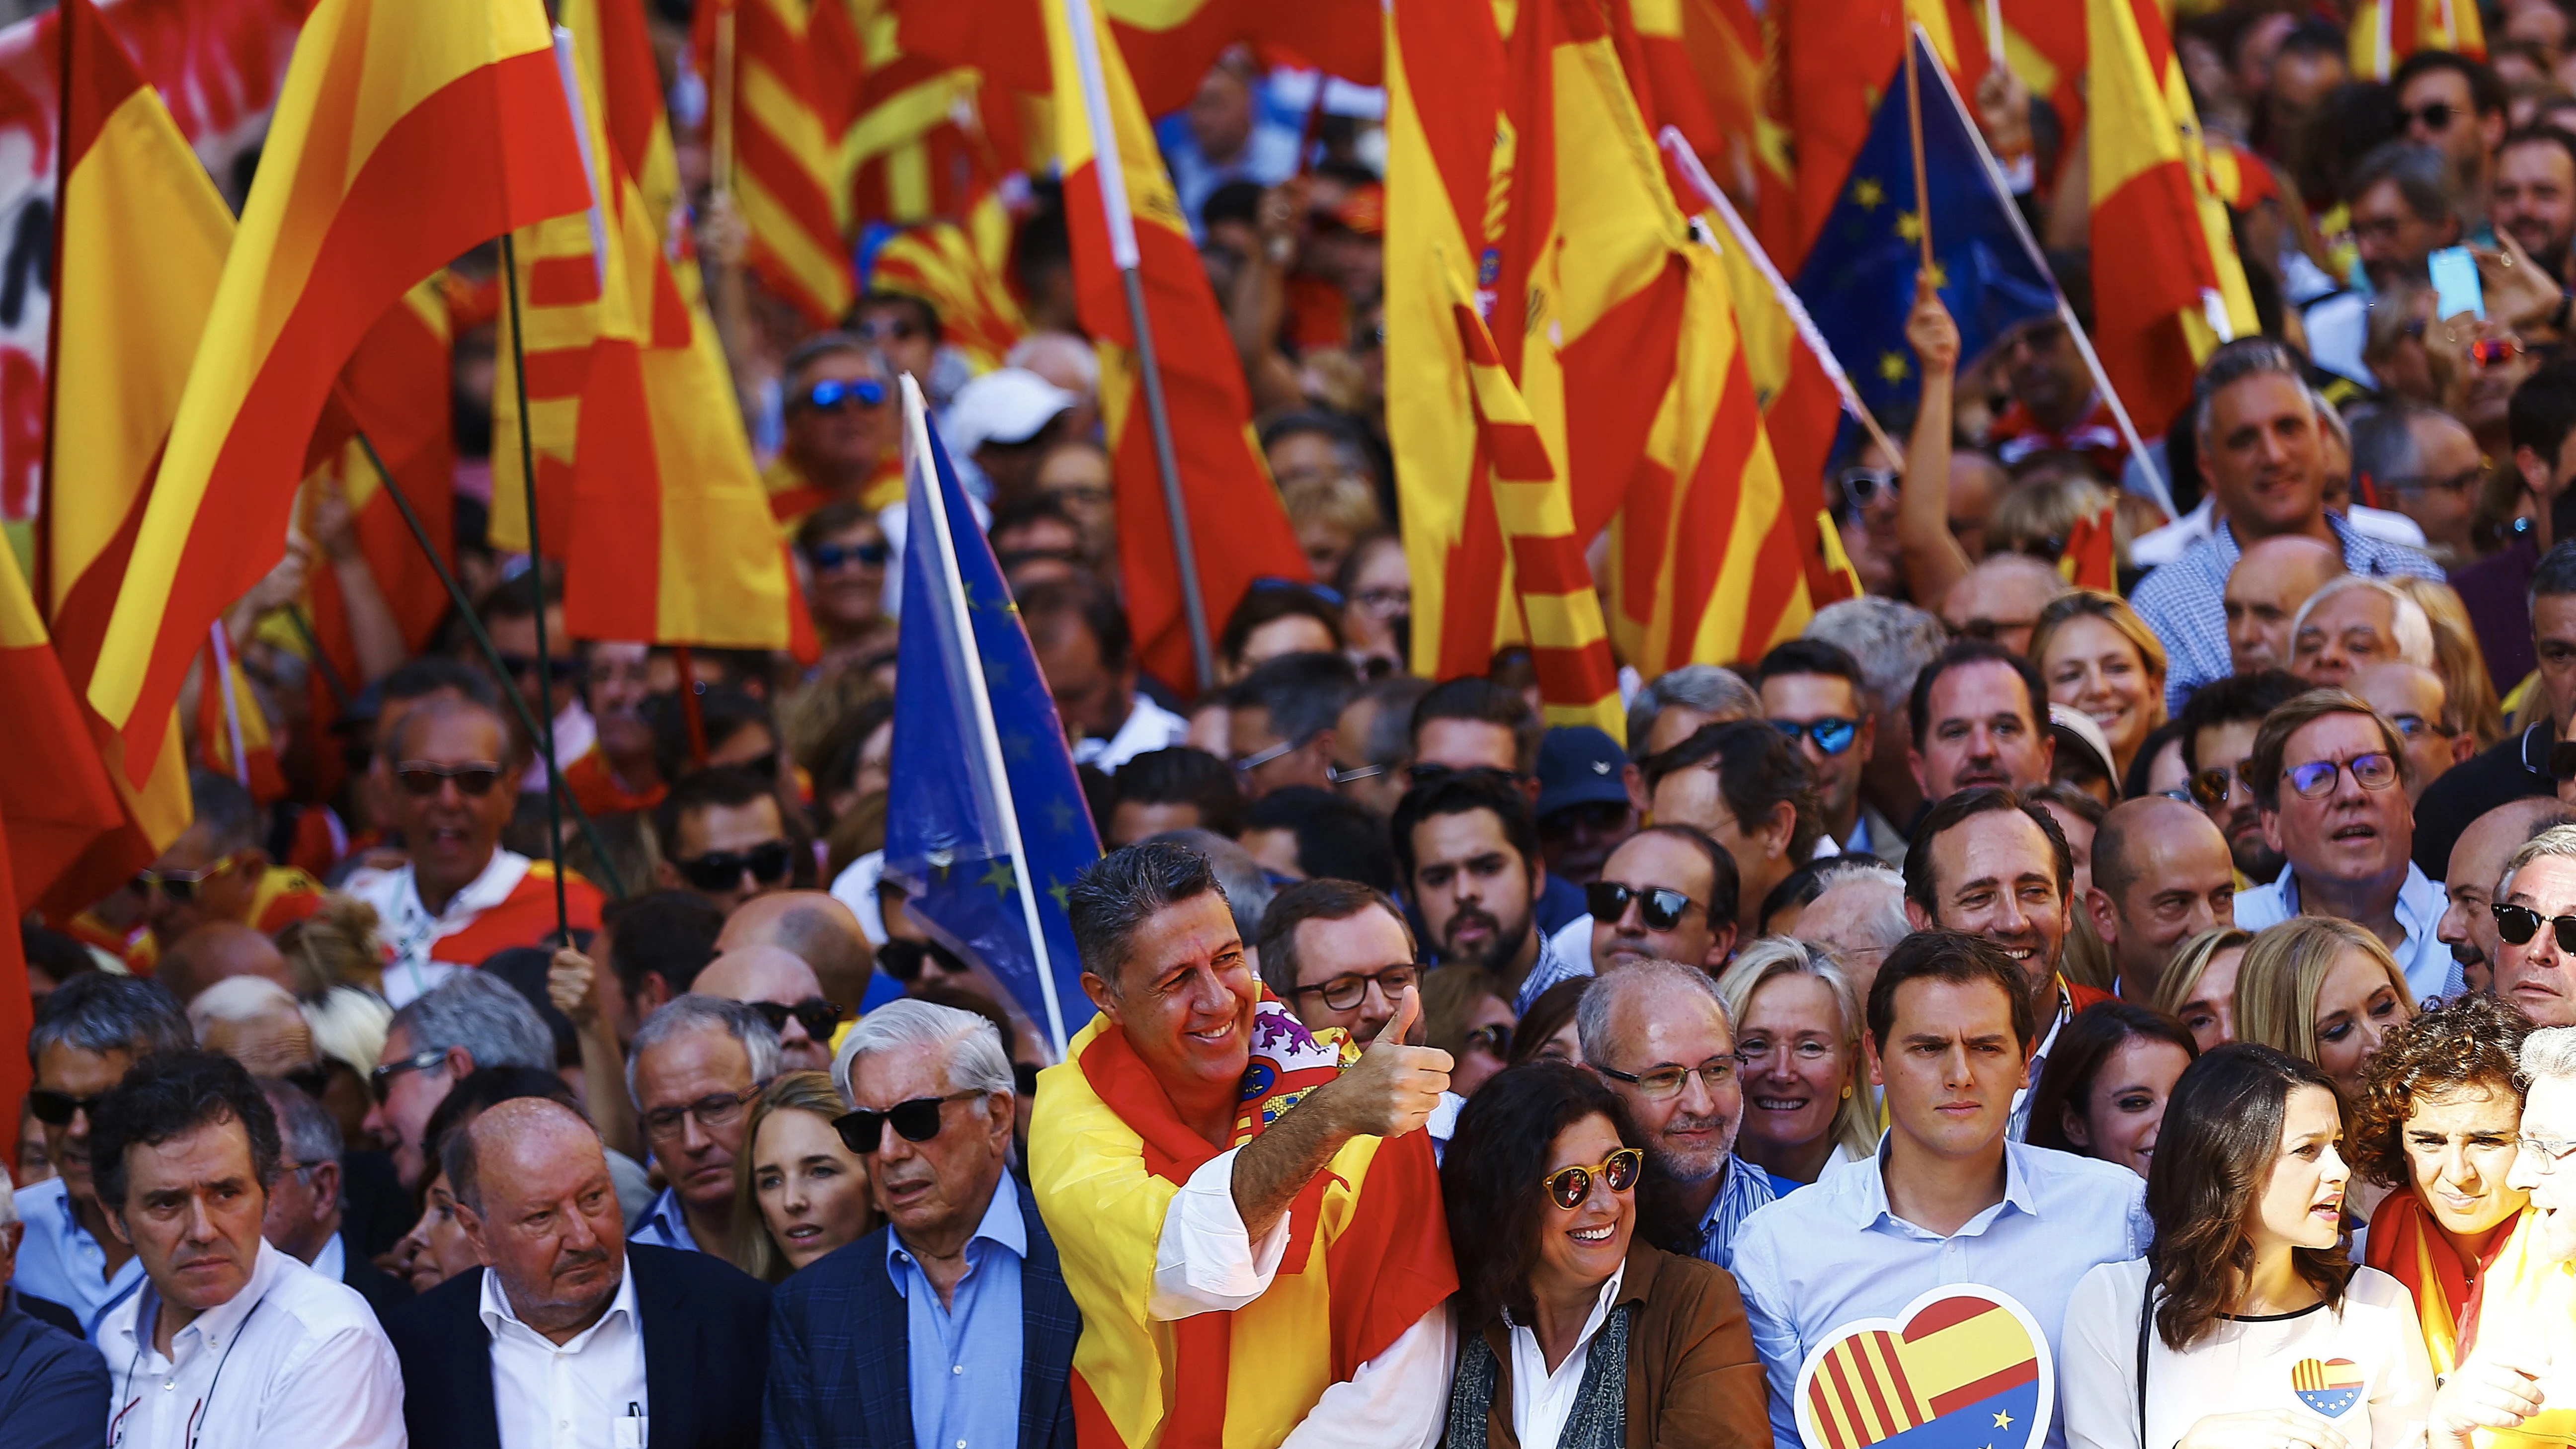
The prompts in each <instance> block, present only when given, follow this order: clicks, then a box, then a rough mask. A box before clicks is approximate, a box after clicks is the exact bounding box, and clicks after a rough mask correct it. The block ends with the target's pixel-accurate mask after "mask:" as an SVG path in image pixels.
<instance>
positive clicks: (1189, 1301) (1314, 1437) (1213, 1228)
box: [504, 1147, 1457, 1449]
mask: <svg viewBox="0 0 2576 1449" xmlns="http://www.w3.org/2000/svg"><path fill="white" fill-rule="evenodd" d="M1242 1150H1243V1149H1242V1148H1239V1147H1238V1148H1234V1149H1231V1150H1229V1151H1225V1152H1220V1153H1218V1154H1217V1155H1216V1156H1215V1157H1213V1158H1210V1159H1209V1160H1208V1162H1207V1165H1206V1166H1204V1167H1201V1168H1200V1169H1199V1170H1198V1171H1196V1172H1194V1173H1191V1174H1190V1179H1189V1181H1188V1182H1186V1183H1183V1184H1182V1185H1181V1190H1180V1192H1179V1193H1178V1194H1177V1195H1175V1196H1174V1197H1173V1199H1172V1205H1171V1207H1170V1209H1169V1210H1168V1211H1166V1212H1165V1213H1164V1215H1163V1231H1162V1233H1161V1235H1160V1236H1159V1237H1158V1238H1156V1240H1155V1244H1154V1283H1153V1288H1152V1291H1151V1295H1150V1296H1149V1297H1148V1298H1147V1300H1146V1304H1145V1311H1146V1312H1147V1313H1149V1314H1150V1315H1152V1316H1153V1317H1155V1318H1158V1319H1162V1320H1165V1321H1167V1322H1168V1321H1170V1320H1173V1319H1179V1318H1188V1317H1191V1316H1192V1315H1195V1314H1200V1313H1230V1312H1232V1311H1233V1310H1235V1309H1237V1308H1241V1307H1243V1306H1244V1305H1246V1304H1248V1303H1250V1302H1252V1301H1253V1300H1254V1299H1256V1298H1259V1297H1260V1296H1261V1295H1262V1294H1264V1293H1266V1292H1268V1291H1270V1280H1271V1279H1272V1278H1274V1277H1276V1276H1277V1275H1278V1272H1279V1262H1280V1259H1281V1258H1283V1257H1285V1256H1286V1254H1287V1251H1288V1219H1289V1213H1281V1214H1280V1215H1279V1221H1278V1222H1276V1223H1273V1224H1271V1227H1270V1231H1269V1232H1267V1233H1264V1234H1262V1236H1261V1241H1260V1242H1258V1243H1255V1242H1253V1241H1252V1234H1251V1231H1250V1230H1249V1229H1247V1228H1246V1227H1245V1226H1244V1224H1243V1214H1242V1213H1240V1212H1238V1211H1236V1209H1235V1206H1234V1157H1235V1153H1237V1152H1241V1151H1242ZM1292 1211H1293V1209H1292ZM1456 1357H1457V1331H1456V1328H1455V1327H1454V1325H1452V1324H1451V1323H1450V1321H1449V1305H1448V1304H1446V1303H1442V1304H1440V1305H1438V1306H1437V1307H1435V1308H1433V1309H1432V1310H1431V1311H1430V1312H1429V1313H1426V1314H1424V1315H1422V1317H1421V1318H1420V1319H1418V1320H1416V1321H1415V1323H1414V1325H1413V1326H1412V1327H1411V1328H1408V1329H1406V1330H1405V1331H1404V1332H1403V1333H1401V1334H1399V1335H1397V1337H1396V1340H1395V1342H1393V1343H1391V1344H1389V1345H1387V1347H1386V1350H1385V1351H1384V1352H1383V1353H1380V1354H1379V1355H1378V1356H1377V1357H1375V1358H1373V1359H1370V1360H1369V1361H1368V1362H1366V1363H1363V1364H1361V1365H1360V1366H1359V1367H1358V1368H1357V1369H1355V1370H1353V1371H1352V1373H1351V1376H1350V1378H1349V1379H1348V1380H1347V1381H1345V1382H1342V1383H1337V1384H1334V1385H1333V1386H1331V1387H1330V1388H1327V1389H1326V1390H1324V1394H1323V1397H1322V1398H1320V1399H1318V1400H1316V1402H1315V1407H1314V1408H1312V1409H1309V1410H1307V1411H1306V1417H1305V1419H1304V1420H1302V1421H1301V1422H1299V1424H1298V1425H1297V1427H1296V1428H1295V1429H1293V1430H1291V1431H1289V1434H1288V1437H1287V1438H1285V1439H1283V1440H1281V1441H1280V1443H1279V1449H1431V1446H1433V1445H1435V1444H1437V1443H1439V1442H1440V1425H1441V1421H1442V1419H1443V1418H1444V1417H1445V1416H1446V1415H1447V1413H1448V1410H1449V1373H1450V1365H1451V1362H1452V1360H1454V1359H1455V1358H1456ZM504 1449H510V1446H506V1445H505V1446H504Z"/></svg>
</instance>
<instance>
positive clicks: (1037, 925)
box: [896, 373, 1066, 1061]
mask: <svg viewBox="0 0 2576 1449" xmlns="http://www.w3.org/2000/svg"><path fill="white" fill-rule="evenodd" d="M896 382H897V384H898V385H899V386H901V387H902V389H903V422H904V448H905V451H906V452H907V453H909V454H910V455H911V456H912V457H914V458H917V459H919V460H920V462H919V466H918V467H917V468H912V469H907V471H909V472H911V473H912V474H913V476H914V477H915V478H917V479H920V480H921V481H922V485H923V490H924V492H925V493H926V494H927V495H928V502H929V504H930V522H931V534H932V536H933V537H934V538H935V539H936V541H937V543H938V547H939V582H940V597H941V601H942V602H943V603H945V604H946V605H947V607H948V610H949V617H950V620H951V628H952V629H953V630H954V631H955V633H956V635H957V640H958V644H959V652H960V653H961V654H963V655H964V656H965V657H964V659H963V661H962V662H963V663H964V664H965V666H966V689H967V693H968V694H969V695H970V696H972V702H973V704H974V706H975V742H976V744H977V745H978V746H979V747H980V750H981V753H982V754H983V757H984V769H985V771H986V773H987V774H989V775H990V776H991V777H992V780H993V806H994V813H995V814H997V815H999V816H1000V817H1001V826H1002V848H1003V849H1005V850H1008V851H1009V852H1010V853H1011V875H1012V877H1013V879H1014V881H1015V882H1016V884H1017V886H1018V893H1019V897H1020V919H1021V921H1022V922H1023V923H1024V924H1025V925H1026V926H1027V928H1028V933H1029V950H1030V953H1031V954H1032V955H1034V956H1035V957H1036V958H1037V968H1038V995H1039V996H1040V997H1041V998H1042V999H1043V1000H1044V1001H1045V1002H1046V1018H1047V1019H1046V1028H1047V1039H1048V1040H1049V1041H1051V1042H1052V1043H1054V1045H1055V1054H1056V1059H1057V1060H1059V1061H1061V1060H1063V1059H1064V1055H1065V1050H1066V1038H1065V1034H1064V1005H1063V1003H1062V1002H1060V1001H1058V1000H1057V999H1056V991H1055V963H1054V961H1053V960H1052V959H1051V958H1050V957H1049V956H1048V954H1047V940H1046V926H1045V923H1044V922H1042V921H1041V920H1039V918H1038V894H1037V882H1036V881H1034V880H1032V879H1030V878H1029V852H1028V848H1027V847H1026V846H1025V845H1023V844H1022V843H1021V841H1020V812H1019V807H1018V806H1017V805H1016V804H1015V803H1014V802H1013V801H1012V799H1011V775H1010V768H1009V766H1008V765H1007V764H1005V763H1004V761H1003V759H1002V736H1001V732H1000V731H999V730H998V729H996V728H995V727H994V725H993V696H992V693H991V691H989V690H988V689H987V688H986V687H985V684H984V654H983V651H982V650H981V649H979V648H978V647H977V646H976V643H975V620H974V615H973V606H972V605H971V604H970V603H969V602H968V600H967V598H966V582H965V580H964V579H963V578H962V577H960V576H959V574H958V572H957V543H956V539H955V538H954V537H953V536H952V535H951V534H950V533H949V531H948V498H947V493H946V490H945V489H944V488H943V487H942V486H941V485H940V481H939V470H938V466H937V464H936V462H935V461H934V460H933V458H932V456H931V452H930V412H929V408H928V406H927V405H926V404H925V403H924V402H923V400H922V396H921V384H920V383H918V382H916V381H915V380H914V379H913V377H912V375H911V374H910V373H905V374H904V375H903V376H901V377H899V378H897V379H896Z"/></svg>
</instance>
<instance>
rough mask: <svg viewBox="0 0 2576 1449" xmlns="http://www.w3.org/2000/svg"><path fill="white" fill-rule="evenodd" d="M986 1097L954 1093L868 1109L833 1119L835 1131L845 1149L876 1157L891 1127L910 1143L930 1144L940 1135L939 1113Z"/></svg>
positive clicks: (974, 1093) (917, 1098) (861, 1109)
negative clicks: (943, 1109)
mask: <svg viewBox="0 0 2576 1449" xmlns="http://www.w3.org/2000/svg"><path fill="white" fill-rule="evenodd" d="M982 1095H984V1094H983V1093H981V1092H951V1093H949V1094H948V1095H947V1096H945V1097H915V1098H913V1099H912V1100H911V1101H909V1102H897V1103H895V1104H894V1105H893V1106H891V1107H888V1108H886V1109H885V1110H884V1111H882V1112H873V1111H870V1110H868V1109H867V1108H865V1107H862V1108H860V1109H859V1110H858V1111H855V1112H847V1113H844V1114H842V1115H841V1116H838V1117H835V1118H833V1119H832V1130H833V1131H835V1132H838V1133H840V1134H841V1145H842V1146H844V1147H846V1148H848V1149H850V1150H851V1151H852V1152H855V1153H857V1154H859V1155H860V1156H861V1157H874V1156H876V1155H877V1149H879V1148H880V1147H883V1146H884V1145H885V1129H886V1128H887V1127H888V1126H889V1125H891V1126H892V1127H893V1128H894V1130H895V1135H896V1136H898V1137H901V1138H902V1139H903V1140H904V1141H906V1142H927V1141H929V1140H930V1139H931V1138H933V1137H936V1136H938V1135H939V1127H940V1116H939V1109H940V1108H942V1107H945V1106H947V1105H948V1104H949V1103H951V1102H964V1101H969V1100H972V1099H973V1098H976V1097H980V1096H982Z"/></svg>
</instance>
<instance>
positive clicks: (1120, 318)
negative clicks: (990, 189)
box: [1045, 0, 1311, 694]
mask: <svg viewBox="0 0 2576 1449" xmlns="http://www.w3.org/2000/svg"><path fill="white" fill-rule="evenodd" d="M1045 10H1046V26H1047V52H1048V55H1049V57H1050V59H1051V62H1052V64H1053V66H1054V72H1055V77H1056V80H1055V135H1056V145H1057V146H1058V147H1059V148H1060V150H1061V152H1062V164H1063V169H1064V203H1065V220H1066V224H1067V226H1068V227H1069V229H1070V230H1071V232H1072V234H1073V284H1074V304H1075V307H1076V309H1077V312H1078V314H1079V316H1080V318H1081V321H1082V326H1083V330H1084V331H1086V332H1089V333H1090V334H1091V336H1092V338H1093V339H1094V341H1095V342H1096V343H1097V344H1098V346H1099V349H1100V409H1101V415H1102V418H1103V421H1104V423H1105V425H1106V428H1107V431H1108V436H1109V450H1110V456H1111V458H1112V459H1113V460H1114V461H1115V463H1116V472H1117V479H1118V560H1119V563H1120V565H1121V567H1122V570H1123V572H1124V575H1125V578H1126V580H1127V621H1128V624H1129V626H1130V627H1131V629H1132V630H1133V632H1134V634H1135V639H1136V654H1137V658H1138V660H1139V661H1140V662H1141V663H1142V664H1143V665H1144V667H1145V668H1146V669H1147V670H1149V671H1151V672H1152V673H1153V674H1154V675H1155V676H1156V677H1157V678H1159V679H1161V680H1163V681H1164V682H1165V683H1167V684H1169V685H1171V686H1172V687H1174V688H1175V689H1178V690H1179V691H1180V692H1181V693H1183V694H1190V693H1194V692H1196V691H1197V690H1198V689H1199V688H1201V687H1203V686H1205V685H1206V684H1207V683H1209V681H1206V680H1201V679H1199V678H1198V677H1197V675H1198V670H1197V666H1196V664H1195V662H1194V661H1193V659H1192V658H1191V651H1190V639H1189V634H1188V632H1187V628H1186V624H1185V622H1184V620H1183V618H1182V613H1181V592H1180V586H1179V583H1178V578H1179V570H1178V569H1177V568H1175V567H1174V565H1173V560H1174V558H1175V557H1176V556H1177V555H1176V554H1175V552H1174V549H1173V542H1172V520H1171V517H1170V515H1169V513H1168V511H1167V510H1166V509H1165V507H1164V503H1163V491H1162V482H1161V479H1162V474H1161V471H1160V469H1159V467H1158V465H1157V463H1156V459H1155V448H1154V438H1153V429H1152V427H1151V425H1150V421H1149V419H1148V418H1147V417H1146V412H1145V396H1144V371H1143V363H1142V359H1141V358H1140V357H1138V355H1137V347H1138V340H1137V337H1136V329H1135V324H1134V322H1133V320H1132V319H1131V318H1130V316H1129V313H1128V310H1127V292H1126V285H1127V284H1126V281H1125V280H1124V278H1123V276H1122V275H1121V274H1122V270H1123V269H1124V268H1129V267H1132V268H1134V269H1135V271H1136V280H1137V283H1138V284H1139V285H1140V286H1141V287H1142V289H1143V292H1144V298H1145V309H1144V310H1145V318H1146V323H1147V325H1148V326H1149V327H1150V328H1151V329H1152V331H1153V346H1154V356H1155V360H1156V363H1157V365H1158V368H1159V371H1160V374H1161V380H1162V387H1163V400H1164V404H1165V407H1166V410H1167V411H1168V413H1169V414H1170V418H1171V433H1172V447H1173V451H1174V452H1175V453H1176V454H1177V455H1178V457H1179V460H1180V475H1181V480H1180V481H1181V493H1182V500H1183V507H1184V508H1185V509H1186V511H1187V514H1188V521H1189V523H1190V526H1191V528H1192V530H1193V538H1194V542H1195V544H1196V549H1195V555H1196V558H1197V561H1198V576H1199V593H1200V597H1201V598H1202V599H1204V600H1205V601H1206V604H1207V615H1208V627H1209V629H1210V630H1211V631H1213V630H1216V629H1219V628H1222V627H1223V626H1224V623H1225V619H1226V616H1227V615H1229V614H1231V613H1233V612H1234V608H1235V605H1236V604H1237V603H1239V602H1240V601H1241V600H1242V598H1243V596H1244V594H1245V593H1247V592H1249V591H1250V589H1251V587H1252V584H1253V581H1254V580H1256V579H1259V578H1263V577H1270V578H1283V579H1299V580H1302V579H1305V578H1307V577H1309V576H1310V574H1311V570H1310V568H1309V567H1308V565H1307V563H1306V555H1305V553H1304V551H1303V550H1301V549H1299V548H1298V546H1297V538H1296V535H1295V534H1293V533H1291V532H1290V531H1289V529H1288V513H1287V510H1286V509H1285V508H1284V507H1282V506H1281V504H1280V502H1279V494H1278V492H1277V491H1276V490H1275V489H1273V488H1272V487H1271V485H1270V469H1269V465H1268V464H1267V463H1266V462H1264V461H1263V459H1262V456H1261V449H1260V445H1259V444H1258V443H1257V442H1255V440H1254V438H1253V435H1252V426H1251V417H1252V400H1251V396H1250V394H1249V393H1248V392H1247V391H1246V389H1245V387H1244V382H1243V365H1242V363H1241V362H1240V361H1238V360H1237V359H1236V357H1235V354H1234V346H1233V343H1232V342H1231V341H1230V340H1229V338H1228V334H1227V332H1226V327H1225V319H1224V318H1223V317H1222V316H1221V315H1220V314H1219V313H1218V312H1217V308H1216V296H1215V294H1214V293H1213V292H1211V291H1210V290H1209V289H1208V280H1207V272H1206V271H1205V270H1204V269H1203V268H1201V266H1200V265H1199V256H1198V249H1197V247H1195V246H1194V245H1192V244H1191V241H1190V231H1189V227H1188V225H1187V224H1186V223H1184V222H1183V221H1182V220H1181V212H1180V206H1179V204H1178V203H1177V202H1175V201H1174V200H1173V197H1172V181H1171V177H1170V176H1168V175H1166V174H1165V173H1164V171H1163V162H1162V157H1161V154H1160V153H1159V152H1157V151H1156V150H1155V149H1154V133H1153V128H1152V126H1151V124H1150V123H1149V122H1148V121H1147V120H1146V118H1145V110H1144V108H1143V107H1142V106H1141V105H1139V104H1138V103H1137V99H1136V88H1135V87H1134V86H1133V85H1130V84H1129V83H1128V79H1127V67H1126V65H1125V63H1124V62H1122V61H1121V60H1120V58H1119V52H1118V46H1117V44H1116V43H1115V42H1114V41H1113V40H1112V39H1111V38H1110V35H1109V27H1108V26H1107V25H1106V24H1104V23H1103V22H1102V21H1101V19H1100V16H1099V13H1098V12H1097V11H1096V10H1094V9H1093V8H1092V6H1091V4H1090V3H1089V0H1049V3H1047V5H1046V7H1045ZM1076 25H1080V26H1082V27H1084V32H1083V33H1082V34H1081V35H1080V36H1079V37H1078V36H1077V34H1076V31H1075V29H1074V27H1075V26H1076ZM1086 52H1087V53H1086ZM1086 60H1087V61H1089V62H1090V66H1089V67H1088V68H1089V69H1090V70H1091V72H1092V73H1091V74H1090V75H1089V76H1088V77H1086V76H1085V74H1084V71H1085V69H1086V66H1085V64H1084V62H1085V61H1086ZM1094 115H1097V116H1100V117H1102V118H1105V119H1106V120H1107V122H1108V125H1109V132H1108V135H1107V136H1105V137H1104V136H1102V135H1099V134H1098V133H1096V132H1095V130H1094V129H1093V121H1092V117H1093V116H1094ZM1113 189H1114V190H1115V191H1116V192H1117V194H1118V196H1119V198H1120V200H1121V201H1122V202H1123V209H1124V211H1125V212H1126V217H1125V218H1124V219H1125V220H1126V221H1127V223H1128V225H1127V226H1126V227H1124V228H1118V229H1113V221H1112V217H1111V214H1110V211H1109V207H1108V203H1107V202H1106V201H1105V200H1104V196H1105V194H1107V193H1108V192H1109V191H1111V190H1113Z"/></svg>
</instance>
